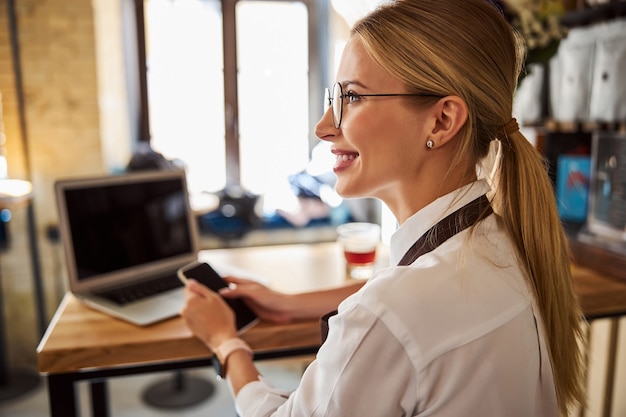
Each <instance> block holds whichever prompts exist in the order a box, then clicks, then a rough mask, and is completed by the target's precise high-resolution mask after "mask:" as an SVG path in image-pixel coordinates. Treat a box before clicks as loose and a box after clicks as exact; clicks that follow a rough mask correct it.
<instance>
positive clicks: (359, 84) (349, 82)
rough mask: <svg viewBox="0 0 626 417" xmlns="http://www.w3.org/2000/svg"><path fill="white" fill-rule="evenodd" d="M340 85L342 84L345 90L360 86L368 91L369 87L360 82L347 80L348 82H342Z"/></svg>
mask: <svg viewBox="0 0 626 417" xmlns="http://www.w3.org/2000/svg"><path fill="white" fill-rule="evenodd" d="M340 84H341V86H342V87H343V88H348V87H349V86H350V85H356V86H359V87H362V88H365V89H367V87H366V86H365V84H363V83H361V82H359V81H355V80H347V81H343V82H341V83H340Z"/></svg>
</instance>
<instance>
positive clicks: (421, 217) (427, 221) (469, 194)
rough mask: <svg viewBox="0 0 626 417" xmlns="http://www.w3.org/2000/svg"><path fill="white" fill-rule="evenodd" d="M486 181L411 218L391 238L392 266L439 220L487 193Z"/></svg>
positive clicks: (477, 183)
mask: <svg viewBox="0 0 626 417" xmlns="http://www.w3.org/2000/svg"><path fill="white" fill-rule="evenodd" d="M489 189H490V187H489V184H488V183H487V181H486V180H484V179H482V180H478V181H475V182H472V183H471V184H467V185H465V186H463V187H461V188H458V189H456V190H454V191H452V192H451V193H449V194H446V195H444V196H441V197H439V198H438V199H436V200H435V201H433V202H432V203H430V204H428V205H427V206H426V207H424V208H422V209H421V210H419V211H418V212H416V213H415V214H413V215H412V216H411V217H409V218H408V219H407V220H406V221H405V222H404V223H403V224H402V225H401V226H400V227H399V228H398V230H396V231H395V232H394V234H393V235H392V236H391V242H390V248H391V251H390V252H391V253H390V259H389V261H390V264H391V265H397V264H398V262H400V259H402V257H403V256H404V254H405V253H406V251H407V250H409V248H410V247H411V245H413V243H415V241H416V240H417V239H419V237H420V236H422V235H423V234H424V233H426V231H427V230H428V229H430V228H431V227H433V226H434V225H435V224H436V223H437V222H438V221H439V220H441V219H443V218H444V217H446V216H447V215H448V214H450V213H453V212H454V211H456V210H458V209H459V208H461V207H463V206H464V205H466V204H467V203H469V202H470V201H472V200H474V199H476V198H478V197H480V196H481V195H483V194H485V193H487V192H488V191H489Z"/></svg>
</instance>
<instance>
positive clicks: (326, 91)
mask: <svg viewBox="0 0 626 417" xmlns="http://www.w3.org/2000/svg"><path fill="white" fill-rule="evenodd" d="M332 104H333V101H332V98H331V96H330V89H328V88H325V89H324V113H326V112H327V111H328V109H329V108H330V106H331V105H332Z"/></svg>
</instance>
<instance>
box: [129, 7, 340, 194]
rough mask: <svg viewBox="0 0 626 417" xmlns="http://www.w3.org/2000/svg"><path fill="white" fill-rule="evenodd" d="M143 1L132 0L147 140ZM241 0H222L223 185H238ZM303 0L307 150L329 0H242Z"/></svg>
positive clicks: (321, 82) (318, 108) (319, 101)
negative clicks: (305, 13) (238, 11)
mask: <svg viewBox="0 0 626 417" xmlns="http://www.w3.org/2000/svg"><path fill="white" fill-rule="evenodd" d="M144 1H145V0H134V3H135V25H136V31H137V63H138V77H139V85H138V90H139V91H138V94H139V109H138V113H139V114H138V118H139V121H138V123H139V129H138V130H139V138H138V140H139V141H147V142H149V141H150V138H151V132H150V118H149V91H148V81H147V71H148V67H147V56H146V33H145V20H144V19H145V14H144ZM239 1H244V0H221V5H222V28H223V51H224V52H223V54H224V58H223V59H224V113H225V120H224V127H225V138H224V140H225V153H226V154H225V155H224V156H225V162H226V187H228V186H233V185H235V186H238V185H241V159H240V151H239V139H240V138H239V124H238V123H239V99H238V80H237V68H238V63H237V22H236V6H237V3H238V2H239ZM245 1H272V2H293V1H298V2H300V3H303V4H304V5H305V6H306V7H307V10H308V19H309V24H308V28H309V37H308V43H309V44H308V49H309V104H310V106H309V126H310V127H311V128H310V129H309V144H308V145H309V152H310V151H311V149H313V147H314V146H315V144H316V143H317V142H318V140H319V139H317V137H315V134H314V129H313V126H315V124H316V123H317V121H318V120H319V119H320V117H321V116H322V109H323V96H322V92H323V90H324V86H325V85H327V83H328V75H327V74H328V67H329V59H328V54H329V39H328V38H329V0H245Z"/></svg>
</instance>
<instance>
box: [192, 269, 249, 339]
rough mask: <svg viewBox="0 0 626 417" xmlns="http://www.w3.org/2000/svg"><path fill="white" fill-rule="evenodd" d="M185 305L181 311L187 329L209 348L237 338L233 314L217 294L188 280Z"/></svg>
mask: <svg viewBox="0 0 626 417" xmlns="http://www.w3.org/2000/svg"><path fill="white" fill-rule="evenodd" d="M185 299H186V303H185V306H184V307H183V310H182V311H181V313H180V314H181V316H182V317H183V319H184V320H185V323H186V324H187V327H189V329H190V330H191V331H192V332H193V333H194V334H195V335H196V336H197V337H198V338H199V339H200V340H202V341H203V342H204V343H205V344H206V345H207V346H208V347H209V348H211V349H215V348H216V347H217V346H219V345H220V344H221V343H222V342H223V341H225V340H227V339H230V338H233V337H237V328H236V325H235V314H234V312H233V310H232V309H231V308H230V307H229V306H228V304H226V302H224V300H223V299H222V298H221V297H220V295H219V294H217V293H215V292H213V291H212V290H210V289H208V288H207V287H205V286H204V285H202V284H200V283H198V282H197V281H195V280H193V279H190V280H189V282H188V284H187V285H186V286H185Z"/></svg>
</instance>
